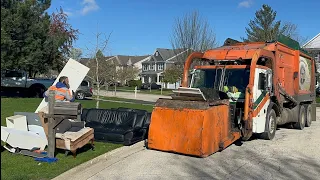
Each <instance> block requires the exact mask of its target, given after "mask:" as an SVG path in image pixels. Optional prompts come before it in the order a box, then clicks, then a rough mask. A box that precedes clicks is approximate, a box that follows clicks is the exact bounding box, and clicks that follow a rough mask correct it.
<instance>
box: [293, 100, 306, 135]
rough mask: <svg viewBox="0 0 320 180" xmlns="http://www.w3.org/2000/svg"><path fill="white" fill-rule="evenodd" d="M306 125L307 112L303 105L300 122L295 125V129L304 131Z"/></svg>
mask: <svg viewBox="0 0 320 180" xmlns="http://www.w3.org/2000/svg"><path fill="white" fill-rule="evenodd" d="M305 125H306V110H305V107H304V106H303V105H301V106H300V110H299V117H298V122H296V123H294V125H293V126H294V128H295V129H299V130H303V128H304V127H305Z"/></svg>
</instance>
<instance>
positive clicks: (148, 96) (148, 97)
mask: <svg viewBox="0 0 320 180" xmlns="http://www.w3.org/2000/svg"><path fill="white" fill-rule="evenodd" d="M94 94H96V91H94ZM100 96H109V97H118V98H124V99H136V100H143V101H149V102H156V101H157V100H158V99H159V98H167V99H171V96H163V95H156V94H142V93H137V96H136V97H135V94H134V93H132V92H116V94H115V92H114V91H105V90H100Z"/></svg>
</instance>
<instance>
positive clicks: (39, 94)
mask: <svg viewBox="0 0 320 180" xmlns="http://www.w3.org/2000/svg"><path fill="white" fill-rule="evenodd" d="M45 91H46V90H45V88H44V87H41V86H39V85H36V86H31V87H30V90H29V94H30V95H31V97H35V98H43V93H44V92H45Z"/></svg>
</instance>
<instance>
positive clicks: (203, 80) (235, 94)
mask: <svg viewBox="0 0 320 180" xmlns="http://www.w3.org/2000/svg"><path fill="white" fill-rule="evenodd" d="M249 76H250V69H249V68H245V69H227V68H218V69H197V70H195V71H194V74H193V78H192V82H191V88H213V89H217V90H220V91H223V92H225V93H227V94H228V96H229V97H230V96H231V98H232V99H239V98H241V99H243V98H244V94H245V89H246V87H247V85H248V83H249Z"/></svg>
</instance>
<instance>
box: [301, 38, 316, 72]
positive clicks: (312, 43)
mask: <svg viewBox="0 0 320 180" xmlns="http://www.w3.org/2000/svg"><path fill="white" fill-rule="evenodd" d="M302 47H303V48H304V49H305V50H307V51H309V52H311V53H312V54H314V58H315V61H316V66H317V71H318V72H320V33H319V34H317V35H316V36H315V37H314V38H312V39H311V40H310V41H308V42H307V43H306V44H304V45H303V46H302Z"/></svg>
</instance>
